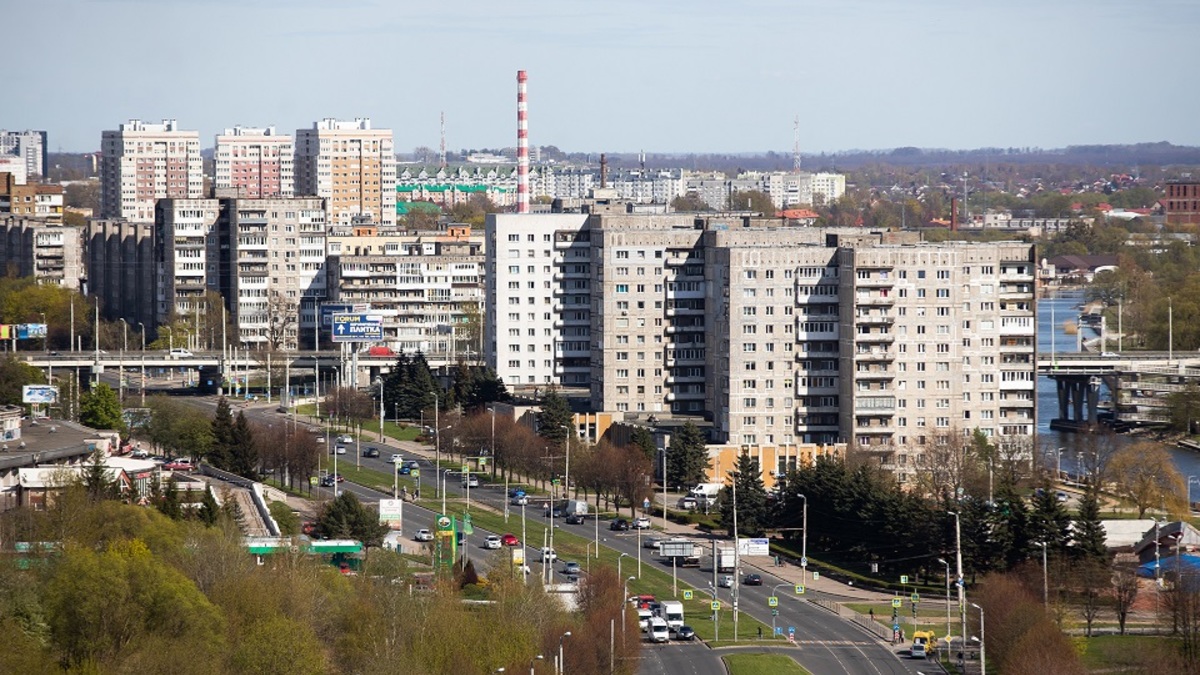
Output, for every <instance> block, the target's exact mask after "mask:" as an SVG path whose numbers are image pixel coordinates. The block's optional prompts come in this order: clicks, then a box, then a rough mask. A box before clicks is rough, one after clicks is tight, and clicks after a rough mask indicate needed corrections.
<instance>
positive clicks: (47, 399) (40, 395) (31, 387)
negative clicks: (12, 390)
mask: <svg viewBox="0 0 1200 675" xmlns="http://www.w3.org/2000/svg"><path fill="white" fill-rule="evenodd" d="M57 400H58V387H51V386H49V385H45V384H27V385H25V386H24V387H21V402H22V403H54V402H55V401H57Z"/></svg>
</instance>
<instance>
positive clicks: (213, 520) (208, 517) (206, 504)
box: [197, 487, 221, 527]
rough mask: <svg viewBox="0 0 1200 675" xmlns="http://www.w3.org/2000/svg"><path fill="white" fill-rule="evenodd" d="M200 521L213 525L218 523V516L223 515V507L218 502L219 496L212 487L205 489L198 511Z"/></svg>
mask: <svg viewBox="0 0 1200 675" xmlns="http://www.w3.org/2000/svg"><path fill="white" fill-rule="evenodd" d="M197 515H199V517H200V522H202V523H204V524H205V525H208V526H209V527H212V526H213V525H216V524H217V518H218V517H219V516H220V515H221V507H220V505H218V504H217V498H216V497H214V496H213V491H212V488H211V487H206V488H205V489H204V496H203V497H202V498H201V500H200V510H199V512H198V514H197Z"/></svg>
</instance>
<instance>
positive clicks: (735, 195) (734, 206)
mask: <svg viewBox="0 0 1200 675" xmlns="http://www.w3.org/2000/svg"><path fill="white" fill-rule="evenodd" d="M728 206H729V210H730V211H754V212H755V213H761V214H763V215H764V216H767V217H768V218H771V217H774V216H775V203H774V202H772V201H771V197H770V196H769V195H767V194H766V193H764V192H762V191H761V190H745V191H734V192H732V193H731V194H730V195H729V203H728Z"/></svg>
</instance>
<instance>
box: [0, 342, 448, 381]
mask: <svg viewBox="0 0 1200 675" xmlns="http://www.w3.org/2000/svg"><path fill="white" fill-rule="evenodd" d="M9 353H11V354H13V355H15V356H16V357H17V358H18V359H19V360H21V361H23V362H25V363H27V364H29V365H31V366H34V367H37V368H42V369H44V370H48V371H53V370H54V369H56V368H61V369H64V370H77V371H79V373H80V381H81V382H89V381H90V380H91V379H92V376H94V375H98V374H101V373H104V372H105V371H106V370H108V369H112V370H124V371H127V372H128V371H140V372H143V373H144V372H145V371H146V370H148V369H155V368H158V369H167V368H169V369H183V370H192V371H197V372H199V373H200V381H201V382H216V383H220V382H222V381H223V380H224V377H223V375H224V374H233V373H248V372H250V371H256V370H262V369H275V370H278V369H294V370H296V371H298V372H303V371H312V370H313V369H314V368H315V369H317V370H318V371H320V372H341V373H342V377H343V381H345V382H349V381H351V380H352V379H353V380H354V381H355V383H356V384H357V385H358V386H365V385H367V384H369V383H371V382H373V381H374V379H375V378H376V377H378V376H379V375H380V374H381V373H383V372H384V371H386V370H388V369H390V368H391V367H392V366H393V365H395V364H396V359H397V358H399V354H390V355H374V354H367V353H342V352H340V351H319V352H318V351H290V352H254V351H243V350H236V351H234V350H230V351H229V352H227V353H225V354H222V353H221V352H220V351H219V350H216V351H198V352H194V353H193V354H192V355H191V356H171V355H170V353H169V352H168V351H165V350H161V349H159V350H147V351H144V352H143V351H140V350H139V351H127V352H123V353H113V352H109V351H100V352H97V351H95V350H91V351H75V352H9ZM425 359H426V361H428V362H429V367H430V368H439V367H442V366H447V365H450V364H452V363H454V362H455V361H454V359H453V358H452V357H451V355H450V354H449V353H445V354H426V355H425ZM352 373H353V374H352ZM364 374H366V377H365V378H364V377H363V375H364ZM219 386H220V384H214V385H211V388H213V389H214V390H215V389H216V388H217V387H219Z"/></svg>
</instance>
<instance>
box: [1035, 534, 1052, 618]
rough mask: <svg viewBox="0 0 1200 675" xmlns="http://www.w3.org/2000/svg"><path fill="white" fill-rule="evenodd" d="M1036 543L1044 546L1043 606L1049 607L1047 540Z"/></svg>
mask: <svg viewBox="0 0 1200 675" xmlns="http://www.w3.org/2000/svg"><path fill="white" fill-rule="evenodd" d="M1034 543H1035V544H1037V545H1038V546H1041V547H1042V606H1043V607H1049V606H1050V573H1049V572H1047V571H1046V570H1047V567H1046V549H1047V546H1046V542H1044V541H1036V542H1034Z"/></svg>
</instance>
